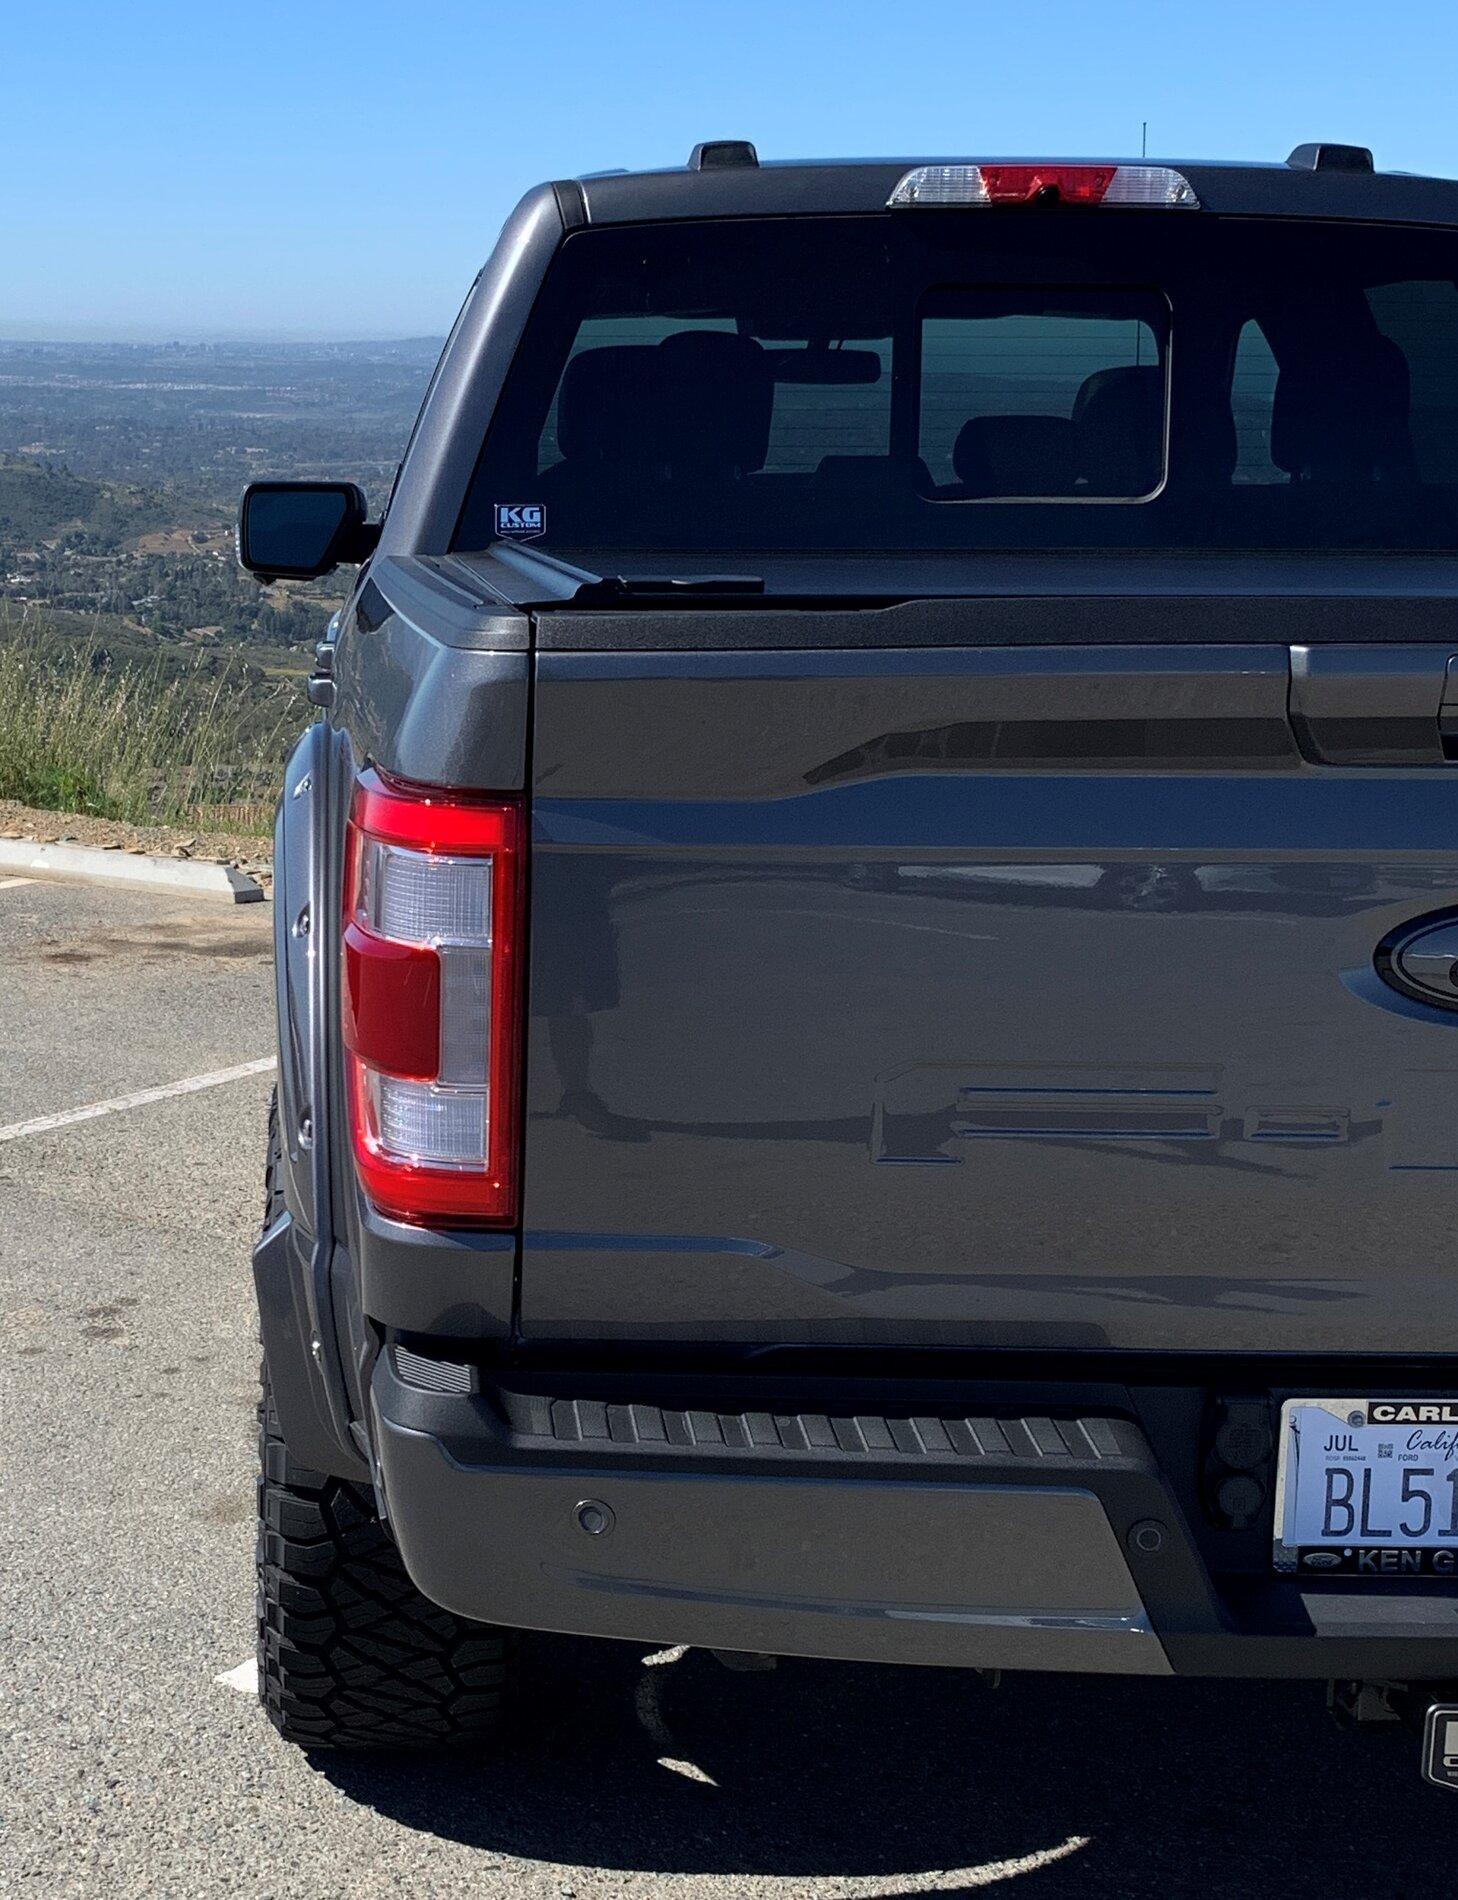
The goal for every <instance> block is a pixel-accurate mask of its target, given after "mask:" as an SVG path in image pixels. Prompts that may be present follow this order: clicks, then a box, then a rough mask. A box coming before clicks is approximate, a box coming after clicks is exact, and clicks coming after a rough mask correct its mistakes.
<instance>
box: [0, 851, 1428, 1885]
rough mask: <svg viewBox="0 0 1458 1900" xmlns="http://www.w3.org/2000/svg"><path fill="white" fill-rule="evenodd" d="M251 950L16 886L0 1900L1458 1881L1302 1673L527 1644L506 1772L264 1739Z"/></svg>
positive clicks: (254, 924) (1390, 1735) (4, 1324)
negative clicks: (1099, 1669)
mask: <svg viewBox="0 0 1458 1900" xmlns="http://www.w3.org/2000/svg"><path fill="white" fill-rule="evenodd" d="M269 929H270V920H269V913H268V909H267V907H266V906H251V907H239V908H237V909H231V908H227V907H225V906H222V905H217V904H209V905H194V906H192V907H188V906H187V905H186V904H180V903H176V902H174V901H172V900H170V899H165V898H158V897H156V896H153V895H147V894H141V893H137V894H130V893H123V892H106V891H101V890H91V889H85V888H81V887H70V886H64V885H57V884H44V883H29V884H10V883H0V1034H3V1047H4V1052H5V1057H6V1060H5V1061H4V1062H3V1064H0V1339H3V1341H4V1346H5V1350H6V1356H7V1365H6V1370H5V1376H4V1378H3V1380H0V1538H3V1553H4V1554H3V1558H0V1894H11V1893H15V1894H28V1895H37V1896H45V1900H51V1897H52V1896H61V1895H72V1894H80V1895H87V1896H90V1895H105V1896H107V1897H108V1900H113V1897H115V1900H121V1897H122V1896H130V1895H149V1896H150V1895H163V1896H172V1895H214V1894H249V1895H269V1896H274V1895H277V1896H293V1895H301V1896H311V1897H312V1896H320V1897H321V1900H322V1897H324V1896H335V1895H345V1894H347V1895H350V1896H373V1895H380V1894H390V1895H401V1894H408V1895H436V1894H441V1895H458V1894H459V1895H473V1896H474V1895H481V1896H497V1895H521V1896H538V1895H542V1896H555V1897H556V1900H574V1897H575V1900H587V1896H596V1895H621V1894H631V1895H643V1896H654V1897H655V1900H657V1897H658V1896H663V1897H664V1900H668V1897H669V1896H696V1897H697V1896H703V1897H704V1900H753V1897H757V1896H775V1897H776V1900H799V1897H800V1896H814V1897H816V1900H820V1897H822V1896H823V1897H826V1900H828V1897H829V1896H838V1897H840V1900H853V1897H854V1900H860V1897H861V1896H864V1897H865V1900H871V1896H879V1900H893V1897H897V1896H910V1895H920V1894H953V1895H955V1894H964V1895H965V1894H972V1893H983V1892H988V1891H991V1892H997V1891H1007V1892H1008V1893H1009V1894H1015V1895H1018V1896H1028V1900H1045V1897H1047V1896H1059V1897H1060V1900H1061V1897H1063V1896H1120V1900H1132V1897H1134V1896H1146V1895H1148V1896H1155V1895H1158V1896H1179V1895H1201V1896H1207V1897H1213V1896H1219V1897H1220V1900H1224V1897H1226V1896H1242V1897H1243V1896H1254V1895H1266V1894H1270V1895H1280V1896H1283V1900H1288V1897H1289V1896H1296V1895H1307V1894H1310V1895H1320V1896H1322V1900H1358V1897H1359V1896H1360V1897H1362V1900H1367V1897H1372V1900H1396V1897H1397V1896H1407V1897H1408V1900H1415V1897H1416V1896H1428V1895H1433V1896H1440V1895H1449V1894H1452V1893H1453V1892H1454V1890H1455V1888H1458V1874H1455V1872H1454V1866H1455V1859H1458V1802H1455V1801H1454V1800H1453V1799H1452V1798H1451V1797H1449V1796H1446V1795H1444V1794H1441V1793H1438V1792H1437V1791H1434V1790H1429V1789H1426V1788H1425V1787H1424V1786H1423V1785H1422V1784H1421V1783H1420V1782H1419V1780H1418V1776H1417V1770H1416V1748H1415V1744H1414V1743H1413V1741H1412V1740H1411V1738H1410V1737H1408V1736H1407V1735H1405V1734H1403V1733H1401V1732H1385V1731H1383V1732H1372V1733H1361V1734H1353V1733H1349V1732H1343V1731H1341V1730H1339V1729H1338V1728H1337V1727H1336V1726H1335V1725H1334V1724H1333V1723H1332V1722H1331V1721H1330V1720H1329V1718H1328V1717H1327V1716H1326V1714H1325V1712H1324V1707H1323V1692H1322V1688H1321V1685H1319V1684H1299V1685H1292V1686H1281V1685H1260V1684H1256V1685H1246V1684H1238V1683H1237V1684H1219V1683H1135V1682H1110V1681H1102V1680H1057V1679H1045V1678H1032V1677H1022V1678H1017V1679H1004V1681H1003V1683H1002V1685H1001V1686H1000V1687H997V1688H994V1687H992V1686H990V1685H989V1684H987V1683H985V1682H983V1681H981V1680H980V1679H978V1678H976V1677H969V1676H963V1675H959V1674H952V1673H947V1672H941V1671H920V1670H903V1671H895V1670H887V1669H872V1668H853V1667H849V1666H846V1665H840V1664H816V1663H806V1662H784V1663H781V1664H780V1665H779V1666H778V1667H776V1668H774V1669H773V1670H770V1671H767V1672H762V1673H742V1672H731V1671H729V1670H727V1669H725V1668H724V1667H723V1666H722V1665H721V1664H720V1663H718V1662H717V1661H716V1660H715V1659H714V1658H713V1657H711V1656H708V1655H706V1654H703V1653H701V1652H697V1651H689V1652H686V1653H680V1652H677V1651H675V1650H672V1649H665V1650H662V1651H658V1652H649V1651H645V1650H643V1649H642V1648H640V1647H638V1646H627V1645H609V1644H596V1643H588V1642H577V1641H568V1640H565V1639H541V1638H538V1639H532V1640H531V1641H530V1643H529V1645H528V1652H527V1669H528V1684H527V1691H526V1694H525V1695H524V1696H523V1698H522V1704H521V1708H520V1710H519V1713H518V1717H517V1721H518V1732H517V1736H516V1739H515V1742H514V1745H513V1746H512V1747H511V1748H510V1749H509V1750H495V1751H492V1752H488V1753H484V1754H478V1755H474V1756H465V1757H459V1758H444V1759H442V1758H435V1759H417V1760H409V1759H401V1758H398V1757H397V1758H367V1757H330V1756H327V1755H323V1754H321V1755H318V1756H316V1757H314V1758H310V1757H308V1756H305V1755H303V1754H301V1753H299V1752H297V1751H295V1750H293V1749H290V1748H287V1747H285V1746H284V1744H283V1743H281V1742H280V1741H279V1740H278V1738H277V1737H276V1736H275V1735H274V1734H273V1732H272V1730H271V1729H270V1728H269V1727H268V1725H267V1723H266V1722H265V1720H264V1718H263V1716H262V1715H261V1713H260V1711H259V1709H258V1707H257V1704H256V1702H255V1700H254V1699H253V1697H252V1696H251V1695H250V1694H248V1693H246V1687H245V1689H244V1690H240V1689H239V1688H237V1687H235V1686H232V1685H231V1684H230V1683H229V1682H228V1681H226V1680H224V1681H220V1680H219V1678H220V1677H227V1676H229V1675H230V1674H231V1675H232V1677H233V1679H234V1682H237V1681H242V1682H244V1684H245V1685H246V1682H247V1677H248V1671H247V1667H246V1665H247V1662H248V1658H249V1657H250V1655H251V1652H252V1642H253V1635H252V1589H253V1582H252V1545H253V1522H252V1518H253V1466H254V1443H253V1431H254V1403H255V1394H256V1370H257V1344H256V1333H255V1322H254V1316H253V1308H252V1290H251V1284H250V1278H249V1272H248V1249H249V1244H250V1240H251V1237H252V1233H253V1229H254V1226H255V1222H256V1219H257V1215H258V1210H259V1201H260V1170H261V1162H262V1148H263V1135H264V1119H265V1113H266V1105H267V1098H268V1091H269V1086H270V1078H269V1076H268V1074H267V1073H265V1072H258V1071H256V1070H255V1071H253V1072H247V1065H249V1064H253V1063H256V1062H258V1061H259V1060H260V1059H266V1058H267V1056H268V1055H269V1054H270V1053H271V1049H272V1038H273V1027H272V1020H271V1011H272V1001H271V991H270V972H269ZM219 1076H224V1077H227V1078H228V1079H225V1080H218V1079H216V1078H218V1077H219ZM199 1077H202V1078H207V1085H206V1086H203V1087H194V1088H190V1089H188V1090H187V1091H185V1092H177V1093H161V1091H163V1090H167V1089H170V1088H171V1087H172V1085H175V1084H179V1083H184V1082H190V1081H195V1079H196V1078H199ZM138 1096H142V1097H144V1098H145V1099H143V1100H141V1101H137V1100H135V1099H134V1098H136V1097H138ZM98 1105H103V1112H98V1113H93V1114H90V1115H88V1116H87V1117H86V1118H84V1119H68V1117H71V1116H73V1115H74V1113H75V1112H76V1111H80V1110H83V1109H87V1110H90V1109H95V1108H97V1106H98ZM37 1124H40V1125H39V1126H37ZM664 1637H665V1641H666V1642H667V1641H670V1640H671V1638H672V1631H665V1632H664Z"/></svg>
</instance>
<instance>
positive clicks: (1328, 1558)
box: [1271, 1395, 1458, 1582]
mask: <svg viewBox="0 0 1458 1900" xmlns="http://www.w3.org/2000/svg"><path fill="white" fill-rule="evenodd" d="M1308 1419H1309V1420H1310V1423H1311V1424H1312V1425H1313V1426H1314V1427H1316V1428H1317V1430H1316V1431H1315V1432H1313V1433H1312V1434H1311V1437H1310V1439H1309V1441H1308V1449H1307V1451H1306V1460H1305V1463H1304V1464H1303V1462H1302V1439H1301V1427H1302V1424H1303V1422H1305V1421H1306V1420H1308ZM1322 1431H1324V1432H1325V1433H1326V1436H1327V1439H1328V1441H1329V1443H1332V1442H1335V1441H1339V1440H1345V1441H1347V1443H1348V1444H1349V1445H1351V1446H1352V1447H1353V1449H1352V1450H1350V1451H1332V1450H1329V1449H1326V1448H1323V1447H1321V1446H1319V1445H1318V1444H1317V1442H1316V1440H1317V1436H1318V1435H1319V1433H1320V1432H1322ZM1369 1434H1370V1436H1368V1435H1369ZM1384 1445H1386V1446H1387V1447H1388V1449H1387V1450H1385V1451H1384V1450H1381V1447H1382V1446H1384ZM1414 1445H1416V1447H1417V1448H1416V1449H1414ZM1379 1464H1380V1465H1381V1466H1384V1467H1385V1468H1386V1470H1387V1471H1389V1472H1393V1473H1396V1472H1401V1471H1402V1470H1403V1469H1404V1467H1409V1468H1413V1467H1416V1468H1418V1469H1421V1470H1424V1471H1426V1470H1427V1469H1428V1467H1429V1466H1432V1467H1433V1472H1434V1476H1433V1484H1432V1489H1433V1490H1434V1492H1435V1494H1439V1493H1441V1494H1440V1495H1435V1499H1434V1502H1433V1505H1432V1508H1431V1514H1430V1521H1429V1528H1427V1530H1426V1532H1425V1534H1423V1535H1419V1536H1413V1535H1411V1531H1410V1527H1411V1518H1410V1516H1404V1517H1403V1518H1401V1519H1398V1520H1397V1521H1396V1522H1394V1523H1392V1524H1389V1523H1388V1522H1387V1516H1388V1515H1393V1516H1395V1511H1393V1512H1389V1511H1388V1506H1389V1505H1392V1506H1395V1510H1400V1511H1404V1512H1406V1511H1409V1510H1411V1509H1412V1508H1414V1507H1416V1508H1417V1509H1418V1510H1419V1511H1420V1510H1421V1507H1422V1502H1423V1500H1422V1496H1421V1494H1420V1493H1415V1494H1414V1496H1413V1497H1411V1498H1410V1499H1407V1500H1403V1499H1402V1498H1401V1497H1398V1498H1395V1499H1394V1498H1391V1497H1390V1496H1389V1497H1382V1498H1379V1499H1378V1501H1377V1505H1374V1504H1373V1501H1372V1493H1373V1491H1374V1490H1379V1491H1384V1492H1390V1491H1391V1490H1392V1485H1391V1484H1390V1483H1389V1482H1385V1481H1384V1479H1383V1478H1382V1477H1379V1476H1378V1466H1379ZM1338 1466H1343V1467H1346V1468H1347V1469H1349V1470H1350V1471H1351V1472H1352V1473H1353V1482H1352V1488H1351V1492H1350V1505H1351V1515H1352V1519H1353V1528H1352V1530H1351V1531H1350V1532H1348V1533H1347V1534H1345V1535H1332V1536H1326V1535H1324V1534H1323V1535H1316V1536H1312V1535H1311V1534H1310V1532H1311V1528H1312V1526H1311V1505H1312V1493H1311V1484H1312V1482H1313V1481H1314V1474H1320V1482H1321V1483H1322V1485H1323V1487H1325V1485H1326V1482H1327V1481H1326V1477H1325V1473H1326V1472H1327V1471H1328V1470H1329V1469H1333V1468H1336V1467H1338ZM1364 1472H1367V1473H1368V1474H1369V1475H1368V1477H1367V1478H1366V1479H1365V1481H1364V1480H1363V1478H1362V1474H1363V1473H1364ZM1374 1479H1376V1482H1375V1483H1374ZM1347 1503H1348V1499H1347V1497H1345V1496H1344V1498H1343V1499H1342V1500H1341V1502H1340V1505H1339V1507H1338V1508H1341V1509H1344V1510H1345V1509H1346V1508H1347ZM1378 1506H1380V1508H1378ZM1369 1512H1370V1515H1369ZM1328 1515H1330V1513H1328ZM1450 1522H1458V1397H1451V1398H1432V1397H1426V1398H1404V1397H1399V1398H1386V1397H1370V1396H1351V1397H1346V1398H1341V1397H1336V1398H1329V1397H1326V1396H1324V1395H1323V1396H1313V1397H1301V1398H1288V1399H1285V1400H1283V1401H1282V1405H1281V1424H1280V1435H1279V1438H1278V1441H1277V1453H1276V1495H1275V1511H1274V1517H1273V1522H1272V1527H1271V1534H1272V1556H1271V1561H1272V1565H1273V1567H1274V1568H1275V1569H1276V1570H1277V1571H1279V1572H1281V1573H1282V1574H1284V1575H1287V1576H1290V1575H1293V1574H1295V1575H1300V1576H1302V1577H1305V1578H1307V1579H1309V1580H1310V1581H1312V1582H1316V1581H1318V1580H1320V1579H1322V1578H1325V1577H1361V1578H1362V1579H1364V1580H1365V1581H1369V1582H1412V1581H1414V1580H1421V1579H1428V1580H1435V1579H1446V1580H1448V1581H1452V1582H1458V1531H1454V1532H1452V1533H1450V1534H1449V1535H1446V1536H1444V1535H1441V1534H1440V1530H1439V1527H1440V1526H1443V1525H1446V1524H1448V1523H1450ZM1404 1527H1406V1529H1407V1532H1408V1534H1406V1535H1404V1534H1403V1532H1404ZM1374 1528H1380V1529H1382V1530H1383V1531H1385V1532H1386V1535H1383V1536H1373V1535H1370V1534H1364V1533H1370V1532H1371V1531H1372V1530H1373V1529H1374ZM1318 1530H1319V1531H1322V1532H1324V1530H1325V1526H1324V1525H1323V1526H1318Z"/></svg>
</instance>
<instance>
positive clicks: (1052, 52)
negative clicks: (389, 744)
mask: <svg viewBox="0 0 1458 1900" xmlns="http://www.w3.org/2000/svg"><path fill="white" fill-rule="evenodd" d="M0 60H3V65H0V258H3V259H4V267H3V269H0V335H9V336H12V337H13V336H76V335H89V336H153V337H157V336H160V337H173V336H176V337H195V336H237V335H269V336H286V335H297V336H336V337H337V336H353V337H365V336H405V335H423V334H428V333H438V332H440V331H443V330H444V329H445V328H446V327H447V325H448V324H449V322H450V319H451V318H452V316H453V315H454V313H455V310H456V307H457V305H458V304H459V302H460V299H461V296H462V295H463V293H464V291H465V289H466V286H467V285H468V283H469V282H470V279H471V278H472V276H473V275H474V274H475V272H476V270H477V268H478V266H479V265H480V263H481V261H482V259H483V257H484V256H485V255H486V253H487V251H488V250H489V248H490V245H491V242H492V240H493V238H494V236H495V233H496V230H497V228H498V227H499V225H500V223H501V220H502V218H503V216H504V215H505V213H506V212H507V210H509V208H510V206H511V205H512V204H513V203H514V202H515V200H516V198H517V197H518V196H519V195H520V194H521V192H522V191H523V190H524V189H525V188H526V187H527V186H528V185H531V184H533V183H535V182H536V181H537V180H538V179H541V178H550V177H560V176H564V175H569V174H571V173H573V172H575V171H592V170H601V169H604V168H607V167H609V166H614V165H628V166H634V167H637V166H644V165H661V164H679V163H681V162H682V161H683V159H684V158H685V157H686V155H687V153H688V150H689V147H690V146H691V145H692V143H693V142H694V140H695V139H698V138H711V137H712V138H722V137H734V138H752V139H753V140H755V142H756V143H757V144H758V146H759V149H760V153H761V155H762V156H764V157H779V158H784V157H803V156H826V155H830V156H844V155H847V154H854V153H873V154H894V153H902V152H906V153H914V152H921V151H931V152H945V153H961V152H965V153H968V154H972V155H975V154H977V153H978V152H990V153H1000V154H1004V155H1010V154H1017V153H1027V154H1031V155H1056V154H1069V153H1074V154H1078V153H1090V154H1097V155H1106V154H1107V155H1119V154H1127V153H1130V152H1137V151H1138V147H1139V128H1140V122H1141V120H1144V119H1147V120H1148V121H1149V127H1150V131H1149V146H1150V153H1151V155H1152V156H1154V155H1157V156H1169V155H1173V156H1186V157H1221V158H1281V157H1284V156H1285V154H1286V152H1287V151H1288V150H1289V149H1290V148H1291V146H1292V145H1294V144H1296V143H1297V142H1298V141H1299V140H1302V139H1314V138H1328V139H1339V140H1346V141H1350V142H1354V143H1362V144H1368V145H1371V146H1372V147H1373V148H1374V150H1375V151H1376V154H1377V162H1378V164H1379V165H1383V166H1387V167H1390V168H1393V169H1398V170H1406V171H1436V172H1448V173H1458V115H1455V111H1454V84H1455V73H1458V7H1455V6H1454V5H1453V4H1452V0H1446V4H1428V3H1427V0H1423V3H1422V4H1401V3H1400V0H1399V3H1397V4H1389V5H1387V6H1385V7H1381V8H1378V7H1373V6H1372V5H1371V3H1370V0H1366V4H1356V3H1355V0H1327V3H1326V4H1324V5H1322V4H1311V5H1307V4H1304V3H1303V4H1296V3H1295V0H1263V3H1262V4H1250V3H1249V0H1218V3H1217V4H1212V3H1211V0H1125V3H1123V4H1120V3H1119V0H1094V3H1093V4H1084V5H1075V4H1070V3H1069V0H1022V3H1021V4H1020V3H1019V0H996V4H990V5H989V4H984V0H961V3H960V4H954V3H951V0H834V4H831V3H829V0H825V3H822V0H813V3H806V0H801V3H798V4H797V0H778V4H766V3H765V0H706V3H701V4H695V0H676V3H675V0H654V3H651V4H648V3H638V0H596V3H595V4H591V5H585V4H579V3H578V0H556V3H555V4H541V3H538V4H531V3H530V0H520V3H519V4H515V5H513V4H510V3H509V0H508V3H507V4H502V3H501V0H497V4H494V5H489V6H486V5H477V6H465V5H460V4H456V3H455V0H414V4H413V5H412V4H409V3H408V0H393V3H392V4H388V5H386V4H383V3H382V0H349V4H339V3H338V0H290V4H278V3H277V0H250V4H249V5H248V6H247V7H246V8H241V7H240V8H236V9H235V8H233V7H231V6H228V5H219V4H217V0H213V4H211V5H202V4H196V3H195V4H192V5H187V6H183V5H179V4H176V3H175V0H134V4H129V5H128V4H117V3H116V0H95V3H93V4H85V5H83V4H76V3H75V0H50V4H37V0H10V4H9V5H8V6H7V8H6V25H5V29H4V37H3V52H0Z"/></svg>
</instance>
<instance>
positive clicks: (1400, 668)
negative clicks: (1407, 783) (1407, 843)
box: [1291, 646, 1458, 765]
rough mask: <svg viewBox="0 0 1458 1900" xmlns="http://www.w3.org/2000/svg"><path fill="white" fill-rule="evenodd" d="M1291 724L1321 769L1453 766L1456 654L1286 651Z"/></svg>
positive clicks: (1431, 650)
mask: <svg viewBox="0 0 1458 1900" xmlns="http://www.w3.org/2000/svg"><path fill="white" fill-rule="evenodd" d="M1291 725H1292V729H1293V730H1294V732H1295V734H1296V742H1297V744H1298V745H1299V746H1300V748H1301V751H1302V753H1303V754H1304V755H1305V757H1307V758H1308V759H1311V760H1314V761H1315V762H1316V763H1317V764H1320V765H1443V764H1445V763H1458V655H1450V654H1449V653H1447V652H1445V651H1444V649H1443V648H1442V647H1432V646H1390V647H1365V646H1320V647H1301V646H1296V647H1292V649H1291Z"/></svg>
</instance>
